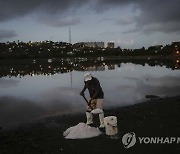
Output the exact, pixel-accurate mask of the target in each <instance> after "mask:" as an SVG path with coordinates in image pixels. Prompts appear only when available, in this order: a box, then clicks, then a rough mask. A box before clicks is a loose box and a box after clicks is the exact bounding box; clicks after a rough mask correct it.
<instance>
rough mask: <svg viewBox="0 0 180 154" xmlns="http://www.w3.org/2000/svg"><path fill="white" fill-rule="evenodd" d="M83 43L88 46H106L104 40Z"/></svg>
mask: <svg viewBox="0 0 180 154" xmlns="http://www.w3.org/2000/svg"><path fill="white" fill-rule="evenodd" d="M83 44H84V45H85V46H87V47H93V48H97V47H99V48H104V42H83Z"/></svg>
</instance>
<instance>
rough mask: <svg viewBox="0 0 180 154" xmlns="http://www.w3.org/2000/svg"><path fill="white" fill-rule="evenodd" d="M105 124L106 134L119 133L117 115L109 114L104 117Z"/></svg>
mask: <svg viewBox="0 0 180 154" xmlns="http://www.w3.org/2000/svg"><path fill="white" fill-rule="evenodd" d="M104 124H105V132H106V135H110V136H113V135H116V134H117V133H118V128H117V117H115V116H108V117H105V118H104Z"/></svg>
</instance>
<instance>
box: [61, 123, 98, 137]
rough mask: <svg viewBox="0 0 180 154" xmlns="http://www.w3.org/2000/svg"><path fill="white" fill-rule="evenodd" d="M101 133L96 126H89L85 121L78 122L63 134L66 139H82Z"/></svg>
mask: <svg viewBox="0 0 180 154" xmlns="http://www.w3.org/2000/svg"><path fill="white" fill-rule="evenodd" d="M100 134H101V131H100V130H99V129H98V128H95V127H91V126H89V125H87V124H85V123H79V124H77V125H76V126H73V127H70V128H68V129H67V130H66V131H65V132H64V133H63V136H64V137H65V138H66V139H83V138H91V137H96V136H99V135H100Z"/></svg>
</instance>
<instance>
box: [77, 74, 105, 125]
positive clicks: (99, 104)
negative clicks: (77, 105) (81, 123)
mask: <svg viewBox="0 0 180 154" xmlns="http://www.w3.org/2000/svg"><path fill="white" fill-rule="evenodd" d="M86 89H88V91H89V94H90V99H89V102H88V106H87V111H86V117H87V122H86V124H88V125H91V124H93V114H92V113H91V111H92V112H93V111H94V109H100V111H102V112H101V113H99V121H100V126H99V128H104V127H105V126H104V112H103V99H104V92H103V90H102V87H101V85H100V82H99V80H98V79H97V78H95V77H93V76H92V75H91V74H90V73H86V74H85V75H84V88H83V90H82V91H81V92H80V95H81V96H83V95H84V92H85V90H86Z"/></svg>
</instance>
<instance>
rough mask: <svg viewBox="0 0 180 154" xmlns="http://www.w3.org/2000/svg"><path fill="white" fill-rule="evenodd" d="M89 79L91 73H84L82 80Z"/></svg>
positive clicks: (90, 78)
mask: <svg viewBox="0 0 180 154" xmlns="http://www.w3.org/2000/svg"><path fill="white" fill-rule="evenodd" d="M89 80H92V75H91V73H89V72H88V73H86V74H84V81H89Z"/></svg>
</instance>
